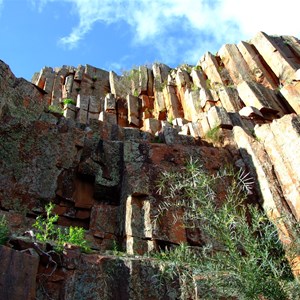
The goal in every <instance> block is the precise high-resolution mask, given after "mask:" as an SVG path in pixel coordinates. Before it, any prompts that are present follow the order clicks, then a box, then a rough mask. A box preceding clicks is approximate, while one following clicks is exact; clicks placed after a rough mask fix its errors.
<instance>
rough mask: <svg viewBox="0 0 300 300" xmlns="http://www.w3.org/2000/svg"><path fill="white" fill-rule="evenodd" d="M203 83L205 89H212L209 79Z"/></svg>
mask: <svg viewBox="0 0 300 300" xmlns="http://www.w3.org/2000/svg"><path fill="white" fill-rule="evenodd" d="M205 83H206V88H207V89H209V90H210V89H211V88H212V85H211V81H210V79H206V81H205Z"/></svg>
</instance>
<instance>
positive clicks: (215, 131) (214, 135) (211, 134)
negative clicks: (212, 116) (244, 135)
mask: <svg viewBox="0 0 300 300" xmlns="http://www.w3.org/2000/svg"><path fill="white" fill-rule="evenodd" d="M205 137H206V138H207V139H208V140H210V141H211V142H213V143H217V142H220V138H221V134H220V127H219V126H216V127H214V128H211V129H210V130H209V131H208V132H207V133H206V134H205Z"/></svg>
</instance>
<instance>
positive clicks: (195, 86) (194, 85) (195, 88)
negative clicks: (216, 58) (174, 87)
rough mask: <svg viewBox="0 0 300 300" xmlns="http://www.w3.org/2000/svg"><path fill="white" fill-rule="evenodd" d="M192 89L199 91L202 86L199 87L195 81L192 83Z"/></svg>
mask: <svg viewBox="0 0 300 300" xmlns="http://www.w3.org/2000/svg"><path fill="white" fill-rule="evenodd" d="M191 90H192V91H193V92H195V91H199V90H200V88H199V87H198V86H197V85H196V84H195V83H193V84H192V85H191Z"/></svg>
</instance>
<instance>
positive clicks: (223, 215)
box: [155, 159, 300, 300]
mask: <svg viewBox="0 0 300 300" xmlns="http://www.w3.org/2000/svg"><path fill="white" fill-rule="evenodd" d="M219 185H223V187H224V186H227V189H226V195H225V197H223V198H225V199H223V200H221V199H219V197H218V194H217V188H218V186H219ZM251 185H252V180H251V179H250V178H249V177H248V176H247V175H246V174H245V173H244V172H242V171H240V172H238V173H234V172H233V169H232V168H229V169H227V170H223V171H220V172H219V173H218V174H217V175H209V174H207V173H206V172H205V171H204V169H203V168H202V166H201V165H200V164H199V162H197V161H193V160H192V159H191V160H190V162H189V163H188V164H187V165H186V167H185V169H184V170H182V171H181V172H178V171H176V172H164V173H163V174H162V176H161V178H160V180H159V185H158V192H159V193H160V194H163V195H165V198H166V201H164V202H163V203H162V204H161V205H160V207H159V211H158V214H157V218H156V222H159V221H160V219H161V217H162V216H163V215H164V213H165V212H166V211H170V210H171V211H172V212H173V215H174V217H175V219H177V218H179V217H180V216H181V215H182V212H183V221H184V225H185V227H186V228H197V229H198V230H199V231H200V232H201V235H202V243H203V245H202V246H201V247H190V246H188V245H180V246H179V247H175V248H172V249H168V250H166V251H164V252H160V253H157V254H156V255H155V256H156V258H158V259H159V260H160V262H161V264H162V269H163V271H164V273H165V274H167V275H168V276H171V277H172V276H178V275H180V276H181V278H183V279H184V280H183V281H182V287H184V288H186V289H188V288H192V289H194V288H195V285H197V289H198V291H199V294H200V295H199V296H200V298H201V297H203V299H219V298H220V297H234V299H249V300H250V299H251V300H253V299H269V300H274V299H278V300H279V299H280V300H282V299H296V298H295V295H299V291H300V288H299V283H298V281H296V280H295V279H294V277H293V274H292V272H291V269H290V266H289V264H288V261H287V259H286V257H285V253H284V250H283V247H282V245H281V242H280V240H279V237H278V234H277V230H276V227H275V225H274V224H272V223H271V222H270V221H269V220H268V218H267V217H266V215H265V213H264V212H263V211H262V210H261V209H260V208H259V207H258V206H255V205H252V204H247V201H246V200H247V194H249V193H251ZM178 212H180V213H178ZM188 282H189V283H190V284H191V285H190V286H188V285H187V283H188ZM201 299H202V298H201Z"/></svg>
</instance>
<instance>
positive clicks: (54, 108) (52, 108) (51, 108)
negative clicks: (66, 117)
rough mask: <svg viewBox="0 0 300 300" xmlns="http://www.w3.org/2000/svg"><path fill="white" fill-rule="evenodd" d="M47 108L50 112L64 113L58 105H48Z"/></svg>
mask: <svg viewBox="0 0 300 300" xmlns="http://www.w3.org/2000/svg"><path fill="white" fill-rule="evenodd" d="M48 110H49V111H50V112H51V113H55V114H60V115H62V114H63V113H64V111H63V109H62V108H61V107H60V106H58V105H49V106H48Z"/></svg>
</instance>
